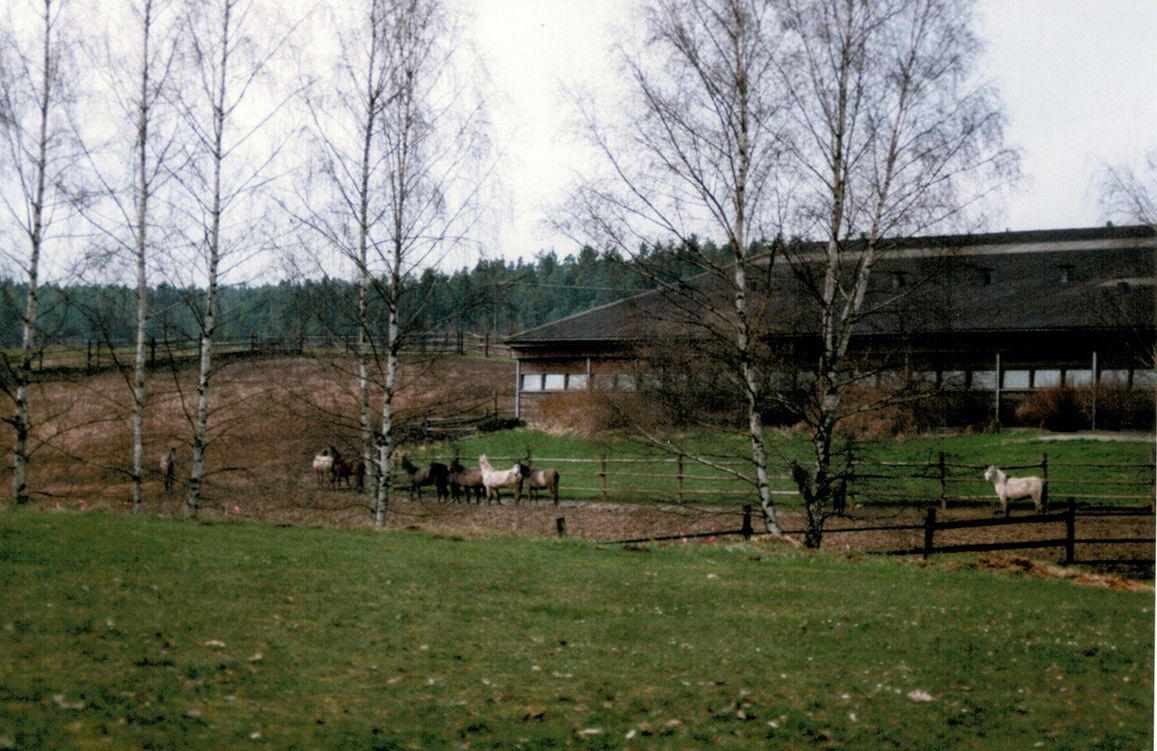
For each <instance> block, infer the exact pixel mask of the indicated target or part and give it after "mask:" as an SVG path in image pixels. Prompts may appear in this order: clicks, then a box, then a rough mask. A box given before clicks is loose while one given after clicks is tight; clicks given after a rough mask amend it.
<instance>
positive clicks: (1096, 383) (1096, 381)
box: [1089, 350, 1101, 430]
mask: <svg viewBox="0 0 1157 751" xmlns="http://www.w3.org/2000/svg"><path fill="white" fill-rule="evenodd" d="M1100 390H1101V379H1100V377H1098V375H1097V352H1096V350H1093V403H1092V404H1091V405H1090V408H1089V412H1090V414H1089V422H1090V425H1089V427H1090V428H1092V429H1093V430H1096V429H1097V397H1098V396H1099V392H1100Z"/></svg>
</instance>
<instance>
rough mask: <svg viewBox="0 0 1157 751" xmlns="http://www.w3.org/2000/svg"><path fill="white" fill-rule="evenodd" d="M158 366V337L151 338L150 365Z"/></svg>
mask: <svg viewBox="0 0 1157 751" xmlns="http://www.w3.org/2000/svg"><path fill="white" fill-rule="evenodd" d="M156 364H157V337H155V336H150V337H149V365H150V366H156Z"/></svg>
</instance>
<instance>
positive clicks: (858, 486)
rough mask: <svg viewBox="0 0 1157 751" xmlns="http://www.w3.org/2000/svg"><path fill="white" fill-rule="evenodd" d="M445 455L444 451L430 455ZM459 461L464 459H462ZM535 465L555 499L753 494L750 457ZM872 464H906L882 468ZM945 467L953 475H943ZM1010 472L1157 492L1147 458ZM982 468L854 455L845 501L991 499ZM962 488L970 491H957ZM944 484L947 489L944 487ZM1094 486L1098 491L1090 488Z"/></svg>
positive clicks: (1137, 494) (738, 498)
mask: <svg viewBox="0 0 1157 751" xmlns="http://www.w3.org/2000/svg"><path fill="white" fill-rule="evenodd" d="M434 458H438V459H439V460H441V461H449V459H450V457H434ZM524 459H526V457H525V456H523V457H491V460H492V461H501V462H513V461H519V460H524ZM465 463H467V464H469V463H470V462H469V461H466V462H465ZM531 464H533V465H534V467H535V468H537V469H544V468H553V469H557V470H558V471H559V473H560V474H561V475H562V479H563V482H562V491H561V496H562V497H563V498H567V499H572V500H600V501H607V500H610V499H611V498H614V497H618V498H621V497H629V498H635V497H639V496H645V497H648V498H650V499H652V500H658V501H675V502H676V503H695V502H696V501H708V502H711V503H719V502H732V503H735V504H737V505H738V504H742V503H746V502H751V501H753V500H756V498H755V496H756V493H755V481H754V478H753V477H752V476H750V475H749V474H747V473H746V472H741V471H740V470H741V469H744V468H749V467H750V462H746V461H740V460H734V459H728V460H712V461H711V463H710V464H704V463H700V462H698V461H695V460H693V459H692V458H690V457H688V456H653V457H614V456H609V455H607V454H602V455H600V456H599V457H598V458H597V459H585V458H573V457H559V458H539V457H532V461H531ZM880 467H890V468H893V469H905V470H908V471H907V472H904V473H889V474H883V473H880V472H878V471H877V470H878V468H880ZM949 468H952V469H953V470H954V471H955V472H956V474H955V475H953V474H950V473H949V472H948V469H949ZM1090 468H1093V469H1106V470H1110V469H1111V470H1115V471H1116V472H1117V474H1118V475H1119V476H1114V477H1106V478H1103V479H1088V478H1073V479H1067V478H1065V477H1063V476H1062V474H1063V473H1064V472H1065V471H1066V470H1068V469H1090ZM1008 469H1010V470H1023V469H1028V470H1035V471H1036V472H1039V473H1040V474H1041V475H1042V476H1044V477H1045V478H1046V480H1047V481H1048V485H1049V495H1050V497H1052V498H1067V497H1070V496H1071V497H1073V498H1074V499H1075V500H1077V501H1078V502H1095V503H1102V502H1105V501H1122V502H1127V501H1135V502H1137V503H1150V504H1153V502H1154V498H1155V497H1157V477H1155V475H1154V464H1152V463H1150V464H1121V463H1115V464H1096V463H1090V462H1079V463H1077V462H1074V463H1068V462H1063V463H1062V462H1050V461H1049V459H1048V456H1047V455H1042V457H1041V462H1040V463H1039V464H1033V465H1021V466H1010V467H1008ZM983 470H984V467H983V466H979V465H972V464H961V463H949V462H947V461H943V460H942V459H940V460H937V461H933V462H925V463H916V462H870V461H861V462H858V463H856V464H855V465H853V466H852V468H851V469H850V470H849V472H848V473H847V475H846V478H845V479H846V480H847V482H848V496H849V499H848V500H849V505H851V504H860V505H864V506H869V505H895V506H918V507H924V506H928V505H933V504H934V505H937V506H939V507H940V509H941V510H942V511H945V510H947V509H948V508H950V507H957V508H960V507H976V506H988V505H995V503H996V495H995V493H994V491H993V488H992V485H991V484H989V483H987V482H985V481H984V479H983V477H982V476H981V474H982V472H983ZM1050 473H1051V474H1050ZM769 481H770V483H771V494H772V496H775V497H790V496H798V490H797V488H796V487H795V486H794V484H793V482H792V480H791V478H790V477H789V476H788V475H786V474H776V475H771V476H770V477H769ZM966 488H967V489H970V490H971V491H972V492H958V490H964V489H966ZM950 490H951V492H950ZM1098 491H1100V492H1098Z"/></svg>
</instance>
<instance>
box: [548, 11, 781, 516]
mask: <svg viewBox="0 0 1157 751" xmlns="http://www.w3.org/2000/svg"><path fill="white" fill-rule="evenodd" d="M640 27H641V29H642V31H643V34H642V36H641V38H639V39H638V40H636V43H635V46H633V47H631V46H628V45H627V44H626V43H624V44H621V45H620V46H619V47H618V49H617V51H618V53H619V60H620V62H621V64H622V67H623V70H624V72H625V74H626V79H627V81H628V82H629V84H630V87H631V88H630V99H629V100H628V101H627V102H626V103H623V104H622V105H621V107H622V108H623V109H624V110H625V112H626V113H627V116H626V122H625V124H623V125H621V126H619V127H611V126H606V125H604V124H603V123H601V122H600V121H599V120H598V118H597V116H596V112H595V111H594V108H593V106H592V104H591V103H590V102H589V101H583V100H580V101H579V104H580V110H581V115H582V121H583V126H584V132H585V134H586V135H587V136H588V137H589V139H590V141H591V142H592V143H593V145H594V146H595V148H596V149H597V150H598V152H599V153H600V154H601V156H602V157H603V159H604V161H605V163H606V164H607V165H609V167H610V170H609V173H608V174H607V176H606V177H605V178H601V179H600V178H596V179H592V180H587V181H585V182H584V183H583V184H581V185H580V186H579V188H578V190H577V192H576V193H575V195H574V197H573V199H572V200H571V202H570V203H569V205H568V206H567V207H565V212H566V219H565V220H563V221H562V226H563V228H564V229H566V230H567V231H568V232H570V233H571V234H572V236H574V237H576V239H580V240H587V241H590V242H592V243H593V244H596V245H597V246H600V247H609V248H615V249H617V250H619V251H621V252H622V253H624V254H626V255H628V256H629V257H631V258H632V259H634V260H635V261H636V262H638V267H639V268H642V269H647V268H648V265H647V263H646V258H645V256H644V255H643V254H642V253H640V252H639V249H640V248H645V247H646V246H647V245H648V244H649V242H648V241H649V238H653V237H655V236H656V235H659V236H666V237H671V236H673V237H674V238H676V243H675V244H676V245H678V246H679V247H680V248H681V249H682V250H683V251H684V258H685V259H687V260H689V261H690V262H691V263H693V264H694V265H695V266H697V267H698V268H701V269H702V270H703V271H704V272H706V273H708V274H709V275H711V276H712V277H713V278H714V279H715V280H716V282H717V284H712V285H706V286H704V285H696V286H688V285H682V284H680V283H679V282H678V281H677V280H670V279H663V278H662V275H661V274H654V273H653V274H652V276H653V278H655V279H656V280H657V281H660V282H663V283H664V284H665V287H666V290H667V291H668V294H667V298H668V300H669V301H670V302H671V303H672V305H673V307H674V308H675V309H678V310H681V311H682V312H683V314H684V316H682V317H685V319H686V320H689V321H691V320H693V321H695V322H696V326H697V327H698V328H699V329H700V332H699V333H700V334H702V333H703V331H706V332H707V333H708V335H709V336H708V338H709V339H711V340H713V341H715V342H717V343H721V344H722V345H723V347H722V350H723V351H722V352H719V353H717V354H720V355H724V356H725V361H727V362H730V363H731V364H732V365H733V368H734V369H733V371H732V372H733V373H734V375H735V377H736V382H737V385H738V387H739V389H740V391H741V393H742V395H743V403H744V405H745V415H746V423H747V435H748V437H749V438H750V444H751V462H752V465H753V466H754V469H755V487H756V490H757V492H758V494H759V501H760V506H761V508H762V510H763V519H764V524H765V526H766V528H767V530H768V531H769V532H772V533H776V534H778V533H779V531H780V528H779V523H778V517H777V513H776V509H775V506H774V504H773V502H772V495H771V490H770V485H769V482H768V472H767V451H766V449H765V444H764V438H763V420H762V412H761V410H762V405H763V401H764V394H763V390H764V380H765V379H764V377H763V376H762V375H761V373H760V357H759V355H758V349H759V347H760V346H761V341H760V339H761V338H760V337H759V336H758V334H757V330H758V328H759V322H758V320H756V319H753V317H752V314H753V307H752V306H753V303H752V299H751V296H752V295H751V293H752V284H753V281H754V279H753V278H754V277H758V276H760V275H762V274H766V270H767V269H768V268H769V267H770V265H771V264H772V262H773V260H774V259H773V258H770V257H768V255H767V254H763V255H761V256H758V257H755V256H753V255H752V254H751V253H750V252H749V251H750V250H751V249H752V247H753V244H755V243H757V242H758V241H760V240H762V239H764V238H767V237H772V236H775V235H776V234H777V233H778V230H779V218H780V212H779V208H780V206H781V201H782V196H781V195H780V192H779V190H780V185H779V183H778V182H777V180H776V171H777V169H779V168H780V166H781V165H780V156H781V154H780V152H781V146H780V143H779V141H780V136H779V133H778V128H779V127H780V124H779V123H780V119H781V115H780V112H779V110H780V107H781V101H780V99H779V90H778V88H777V86H776V83H775V82H776V76H777V71H776V68H775V62H776V59H777V58H776V55H777V52H776V45H777V42H778V33H779V30H778V20H777V18H776V16H775V14H774V12H773V10H772V6H771V5H769V4H768V3H765V2H760V1H759V0H657V2H654V3H652V4H651V5H650V6H649V7H648V8H646V9H645V12H644V15H643V16H642V18H641V24H640ZM697 234H706V235H708V236H710V235H721V236H722V237H723V238H725V239H726V249H727V253H725V254H723V255H722V256H719V255H714V254H709V253H705V252H703V246H702V245H700V244H699V243H697V242H696V241H695V237H696V235H697ZM700 461H707V460H706V459H705V458H702V457H700Z"/></svg>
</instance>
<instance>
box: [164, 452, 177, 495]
mask: <svg viewBox="0 0 1157 751" xmlns="http://www.w3.org/2000/svg"><path fill="white" fill-rule="evenodd" d="M161 476H163V477H164V478H165V492H166V493H172V492H173V485H174V484H175V483H176V479H177V447H176V446H170V447H169V451H168V453H166V454H161Z"/></svg>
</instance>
